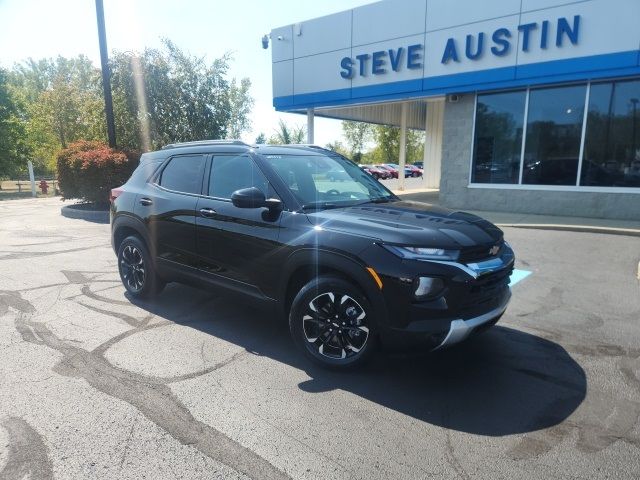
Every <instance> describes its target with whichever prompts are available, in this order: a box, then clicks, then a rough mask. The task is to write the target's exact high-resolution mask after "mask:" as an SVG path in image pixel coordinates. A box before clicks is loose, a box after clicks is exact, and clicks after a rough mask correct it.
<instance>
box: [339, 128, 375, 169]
mask: <svg viewBox="0 0 640 480" xmlns="http://www.w3.org/2000/svg"><path fill="white" fill-rule="evenodd" d="M342 134H343V135H344V138H345V140H346V141H347V145H348V147H349V151H350V153H351V157H352V158H353V161H354V162H356V163H360V162H361V161H362V150H363V148H364V145H365V143H366V142H367V141H368V140H369V138H370V137H371V125H370V124H369V123H363V122H352V121H348V120H345V121H344V122H342Z"/></svg>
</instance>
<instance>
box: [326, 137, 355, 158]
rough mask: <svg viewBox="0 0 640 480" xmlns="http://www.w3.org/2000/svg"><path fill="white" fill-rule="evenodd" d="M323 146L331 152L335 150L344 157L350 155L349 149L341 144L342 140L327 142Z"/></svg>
mask: <svg viewBox="0 0 640 480" xmlns="http://www.w3.org/2000/svg"><path fill="white" fill-rule="evenodd" d="M325 148H327V149H329V150H331V151H332V152H336V153H338V154H340V155H342V156H343V157H346V158H350V157H351V155H350V154H349V150H348V149H347V148H346V147H345V146H344V145H343V144H342V142H339V141H338V140H336V141H335V142H330V143H327V144H326V145H325ZM353 161H354V162H355V161H356V160H355V159H353Z"/></svg>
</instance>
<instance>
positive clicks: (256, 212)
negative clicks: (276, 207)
mask: <svg viewBox="0 0 640 480" xmlns="http://www.w3.org/2000/svg"><path fill="white" fill-rule="evenodd" d="M207 170H208V178H206V179H205V196H203V197H202V198H200V199H199V201H198V205H197V212H198V217H197V222H196V223H197V248H198V253H199V256H200V261H201V264H200V265H201V268H202V269H203V270H205V271H207V272H209V273H210V274H211V275H212V276H214V277H219V278H222V279H224V280H225V281H226V283H227V286H229V287H231V288H238V289H242V290H243V291H244V292H246V293H250V294H254V295H256V296H264V295H266V296H269V295H268V292H269V287H268V285H269V283H273V282H272V279H273V278H276V272H275V271H274V269H275V267H276V263H277V262H276V261H275V259H274V254H275V253H276V251H277V249H278V246H279V243H278V236H279V229H280V217H281V215H280V213H276V214H273V213H271V212H269V210H268V209H266V208H237V207H235V206H234V205H233V204H232V203H231V195H232V193H233V192H235V191H236V190H239V189H242V188H248V187H257V188H259V189H260V190H262V192H263V193H264V194H265V196H266V197H267V198H274V197H277V195H276V192H275V191H274V190H273V187H272V186H271V185H270V184H269V182H268V181H267V179H266V177H265V176H264V174H263V173H262V172H261V171H260V169H259V167H258V166H257V165H256V164H255V162H254V160H253V159H252V158H251V157H250V156H249V155H246V154H243V155H213V156H212V158H211V161H210V166H209V167H208V169H207ZM265 292H266V293H265Z"/></svg>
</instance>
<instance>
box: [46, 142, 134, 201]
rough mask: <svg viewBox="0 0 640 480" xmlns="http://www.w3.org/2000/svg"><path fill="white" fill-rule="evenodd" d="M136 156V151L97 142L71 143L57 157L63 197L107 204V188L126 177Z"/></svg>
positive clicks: (117, 184)
mask: <svg viewBox="0 0 640 480" xmlns="http://www.w3.org/2000/svg"><path fill="white" fill-rule="evenodd" d="M139 158H140V156H139V155H138V154H135V153H132V152H123V151H119V150H115V149H113V148H109V147H108V146H106V145H104V144H103V143H100V142H88V141H81V142H76V143H73V144H71V145H70V146H69V148H66V149H64V150H62V151H61V152H60V153H59V154H58V158H57V167H58V181H59V185H60V190H61V192H62V196H63V198H64V199H65V200H66V199H68V198H79V199H81V200H84V201H85V202H92V203H95V204H97V205H100V206H106V205H108V203H109V193H110V190H111V189H112V188H114V187H119V186H120V185H122V184H123V183H125V182H126V181H127V180H128V178H129V177H130V176H131V173H132V172H133V170H134V169H135V168H136V167H137V166H138V161H139Z"/></svg>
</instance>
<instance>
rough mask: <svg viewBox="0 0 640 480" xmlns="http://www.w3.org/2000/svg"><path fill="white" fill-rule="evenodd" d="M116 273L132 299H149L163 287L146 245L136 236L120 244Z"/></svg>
mask: <svg viewBox="0 0 640 480" xmlns="http://www.w3.org/2000/svg"><path fill="white" fill-rule="evenodd" d="M118 271H119V273H120V279H121V280H122V284H123V285H124V287H125V288H126V289H127V292H129V293H130V294H131V295H133V296H134V297H138V298H145V297H150V296H152V295H155V294H157V293H160V291H162V289H163V288H164V286H165V283H164V282H163V281H162V280H161V279H160V278H158V275H157V274H156V271H155V268H154V265H153V262H152V261H151V256H150V255H149V251H148V250H147V247H146V245H145V244H144V242H143V241H142V240H140V238H138V237H136V236H130V237H127V238H125V239H124V240H123V241H122V243H121V244H120V248H119V249H118Z"/></svg>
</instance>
